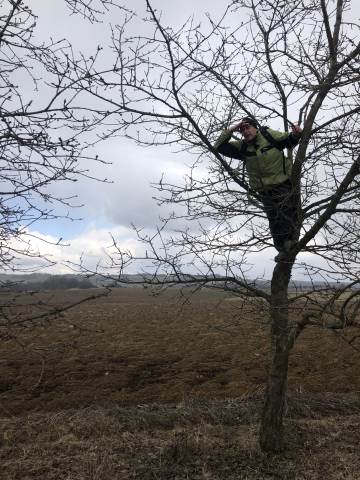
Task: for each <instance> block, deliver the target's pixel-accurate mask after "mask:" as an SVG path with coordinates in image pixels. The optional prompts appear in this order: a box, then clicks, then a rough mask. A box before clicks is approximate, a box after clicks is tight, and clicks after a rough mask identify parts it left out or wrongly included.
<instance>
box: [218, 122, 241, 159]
mask: <svg viewBox="0 0 360 480" xmlns="http://www.w3.org/2000/svg"><path fill="white" fill-rule="evenodd" d="M235 130H236V126H235V127H230V128H228V129H227V130H224V131H223V132H222V133H221V135H220V137H219V138H218V139H217V140H216V142H215V144H214V148H215V150H217V151H218V152H219V153H221V154H222V155H225V157H230V158H236V159H238V160H244V156H243V155H242V154H241V153H240V148H241V143H242V142H241V141H238V140H233V141H231V142H230V138H231V136H232V134H233V132H234V131H235Z"/></svg>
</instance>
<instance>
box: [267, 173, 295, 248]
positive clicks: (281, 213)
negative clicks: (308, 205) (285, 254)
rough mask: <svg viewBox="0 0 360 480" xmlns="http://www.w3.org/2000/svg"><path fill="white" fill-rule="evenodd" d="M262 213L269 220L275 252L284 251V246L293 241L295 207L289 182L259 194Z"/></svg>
mask: <svg viewBox="0 0 360 480" xmlns="http://www.w3.org/2000/svg"><path fill="white" fill-rule="evenodd" d="M259 195H260V199H261V201H262V203H263V205H264V211H265V213H266V216H267V218H268V220H269V227H270V232H271V236H272V238H273V241H274V247H275V248H276V250H278V251H281V250H284V244H285V242H286V241H288V240H292V239H293V234H294V229H295V224H296V218H297V213H296V206H295V197H294V194H293V188H292V185H291V182H290V180H287V181H286V182H284V183H280V184H279V185H274V186H272V187H271V188H269V189H267V190H263V191H261V192H259Z"/></svg>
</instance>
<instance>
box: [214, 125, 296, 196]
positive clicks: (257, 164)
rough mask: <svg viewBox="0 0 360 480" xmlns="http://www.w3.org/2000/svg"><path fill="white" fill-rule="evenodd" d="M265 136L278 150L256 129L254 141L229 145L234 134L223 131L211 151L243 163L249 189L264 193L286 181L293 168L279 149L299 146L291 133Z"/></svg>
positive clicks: (270, 131) (269, 131) (274, 131)
mask: <svg viewBox="0 0 360 480" xmlns="http://www.w3.org/2000/svg"><path fill="white" fill-rule="evenodd" d="M267 132H268V133H269V134H270V135H271V137H272V138H273V139H274V140H275V141H276V143H277V145H278V148H277V147H275V146H273V145H272V144H271V143H270V142H269V141H268V140H267V139H266V138H265V137H264V135H262V133H261V128H260V129H258V132H257V135H256V137H255V139H254V140H252V141H251V142H249V143H247V142H245V141H244V140H232V141H230V139H231V136H232V134H233V132H231V131H229V130H224V131H223V132H222V133H221V135H220V137H219V138H218V139H217V141H216V142H215V145H214V148H215V149H216V150H217V151H218V152H219V153H221V154H223V155H225V156H226V157H230V158H236V159H238V160H242V161H243V162H245V167H246V172H247V175H248V177H249V184H250V187H251V188H252V189H254V190H257V191H263V190H267V189H269V188H271V186H273V185H278V184H280V183H283V182H285V181H286V180H288V179H289V177H290V175H291V168H292V164H291V161H290V160H289V159H288V158H286V157H285V155H284V153H283V151H282V149H284V148H293V147H294V146H295V145H297V143H298V142H299V137H296V136H295V135H294V134H293V133H284V132H278V131H276V130H272V129H270V128H268V129H267ZM244 144H245V145H244Z"/></svg>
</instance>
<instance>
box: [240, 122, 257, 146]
mask: <svg viewBox="0 0 360 480" xmlns="http://www.w3.org/2000/svg"><path fill="white" fill-rule="evenodd" d="M257 128H258V125H257V122H256V120H255V119H253V118H251V117H244V118H243V119H242V120H241V122H240V124H239V131H240V133H241V134H242V135H243V137H244V140H245V141H246V142H251V140H254V138H255V137H256V134H257Z"/></svg>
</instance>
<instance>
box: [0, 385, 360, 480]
mask: <svg viewBox="0 0 360 480" xmlns="http://www.w3.org/2000/svg"><path fill="white" fill-rule="evenodd" d="M299 406H300V407H301V408H300V410H299ZM260 407H261V395H260V394H256V395H254V396H253V397H247V398H239V399H231V400H217V401H205V400H202V401H200V400H195V399H187V400H186V401H182V402H181V403H177V404H166V405H164V404H147V405H138V406H134V407H119V406H116V405H111V406H110V405H109V406H107V407H97V406H94V407H88V408H84V409H80V410H67V411H59V412H57V413H42V414H40V413H32V414H29V415H26V416H21V417H15V418H12V419H4V418H3V419H1V422H0V427H1V432H2V436H1V449H0V459H1V464H2V476H1V478H2V479H3V480H10V479H11V480H18V479H19V480H20V479H21V480H35V479H36V480H38V479H41V480H55V479H56V480H62V479H64V480H65V479H66V480H70V479H71V480H115V479H118V480H120V479H124V480H125V479H138V480H150V479H151V480H153V479H161V480H165V479H166V480H168V479H174V480H175V479H177V480H187V479H191V480H196V479H214V480H215V479H217V480H220V479H221V480H223V479H227V480H235V479H248V480H253V479H254V480H255V479H279V478H280V479H304V480H305V479H306V480H314V479H329V480H335V479H336V480H339V479H348V480H350V479H351V480H355V479H358V478H359V476H358V472H359V471H360V456H359V450H358V445H359V440H360V397H359V396H358V395H355V394H354V395H351V396H348V395H341V396H340V395H338V396H328V397H327V398H323V397H322V396H316V395H314V394H313V395H308V394H293V395H290V397H289V404H288V409H289V411H288V413H289V415H288V419H287V421H286V432H287V433H286V442H287V450H286V451H285V452H284V454H282V455H276V456H267V455H264V454H263V453H261V451H260V450H259V448H258V445H257V432H258V422H259V411H260ZM335 411H336V412H337V415H336V416H335V415H334V413H335ZM306 412H308V413H309V414H310V415H306Z"/></svg>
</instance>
